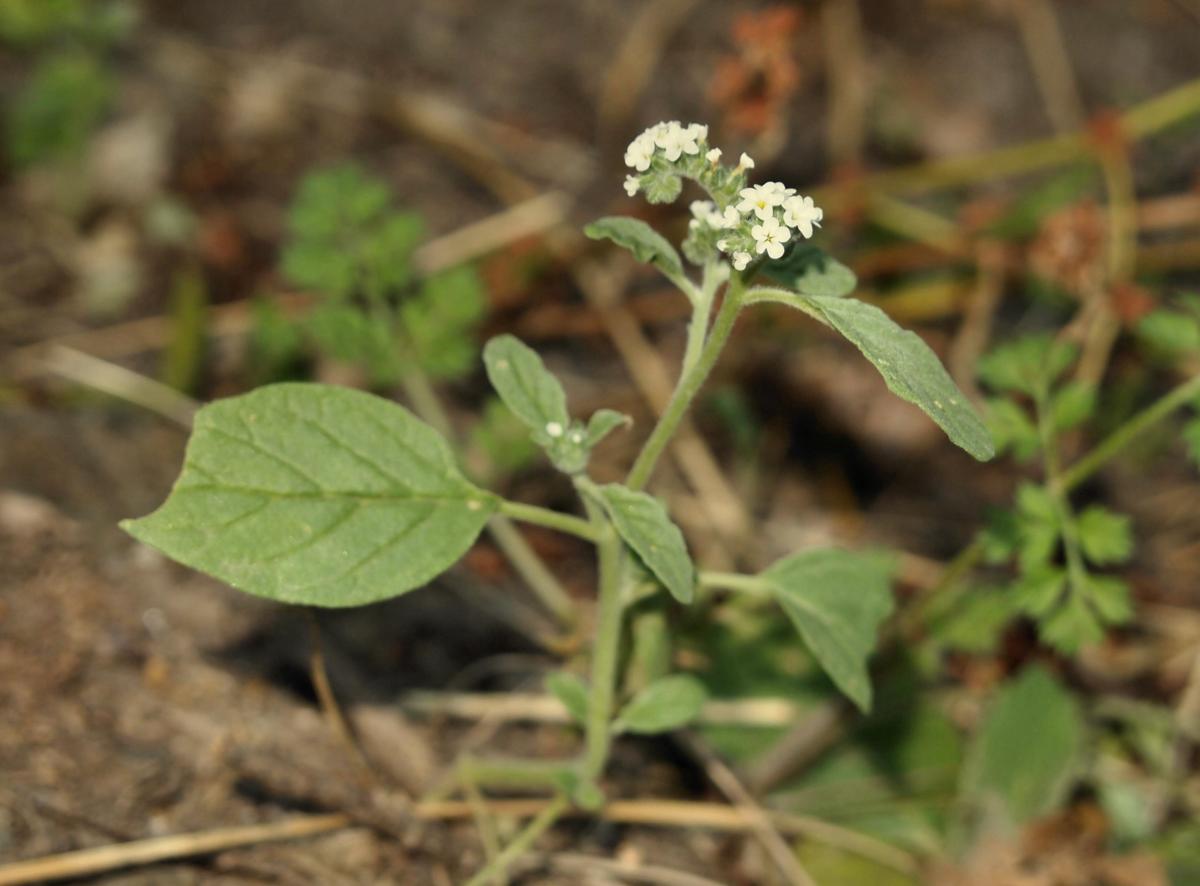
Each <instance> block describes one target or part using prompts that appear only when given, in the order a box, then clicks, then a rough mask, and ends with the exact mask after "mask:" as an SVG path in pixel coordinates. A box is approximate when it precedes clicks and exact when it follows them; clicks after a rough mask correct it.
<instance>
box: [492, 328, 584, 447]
mask: <svg viewBox="0 0 1200 886" xmlns="http://www.w3.org/2000/svg"><path fill="white" fill-rule="evenodd" d="M483 362H484V365H485V366H486V367H487V374H488V379H489V380H490V381H491V383H492V387H493V388H495V389H496V393H497V394H499V395H500V399H501V400H503V401H504V404H505V405H506V406H507V407H508V408H509V409H511V410H512V411H513V413H514V414H515V415H516V416H517V418H519V419H521V421H523V422H525V424H526V425H527V426H528V427H529V429H530V431H532V432H533V438H534V440H535V441H537V443H538V444H539V445H541V446H549V445H550V444H551V443H553V442H554V440H556V439H559V438H561V437H562V436H563V435H564V434H565V433H566V431H567V428H568V426H569V425H570V424H571V416H570V415H569V414H568V413H567V395H566V392H564V391H563V388H562V385H561V384H559V383H558V379H556V378H555V377H554V376H553V375H551V374H550V372H549V370H547V369H546V364H544V363H543V362H542V358H541V357H539V356H538V354H537V352H536V351H535V350H533V349H532V348H530V347H529V346H528V345H526V344H524V343H523V342H521V340H520V339H518V338H516V337H515V336H511V335H498V336H496V337H495V338H493V339H492V340H491V341H489V342H488V343H487V345H486V346H485V347H484V349H483Z"/></svg>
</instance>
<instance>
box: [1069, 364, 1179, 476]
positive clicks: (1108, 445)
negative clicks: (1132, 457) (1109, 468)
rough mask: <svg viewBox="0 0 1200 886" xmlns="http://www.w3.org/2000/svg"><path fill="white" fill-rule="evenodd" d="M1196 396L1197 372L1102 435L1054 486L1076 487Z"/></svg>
mask: <svg viewBox="0 0 1200 886" xmlns="http://www.w3.org/2000/svg"><path fill="white" fill-rule="evenodd" d="M1198 396H1200V375H1197V376H1196V377H1195V378H1192V379H1190V380H1188V381H1186V382H1184V383H1183V384H1181V385H1179V386H1178V387H1176V388H1174V389H1172V390H1171V391H1169V392H1167V393H1166V394H1164V395H1163V396H1162V397H1161V398H1159V399H1158V400H1157V401H1155V402H1154V403H1153V404H1151V405H1150V406H1147V407H1146V408H1145V409H1143V410H1142V411H1141V412H1139V413H1138V414H1137V415H1135V416H1134V417H1133V418H1131V419H1130V420H1129V421H1127V422H1125V424H1123V425H1121V427H1119V428H1118V429H1117V430H1115V431H1113V432H1112V433H1111V434H1109V435H1108V436H1107V437H1105V438H1104V440H1102V441H1101V442H1100V443H1099V444H1098V445H1097V446H1096V447H1095V448H1094V449H1092V451H1091V452H1089V453H1088V454H1087V455H1085V456H1083V457H1082V458H1080V459H1079V460H1078V461H1076V462H1075V463H1074V464H1073V465H1071V466H1070V467H1069V468H1067V469H1066V470H1065V471H1063V472H1062V475H1061V476H1060V477H1059V479H1058V484H1057V485H1058V486H1059V487H1061V489H1063V490H1064V491H1070V490H1072V489H1074V488H1075V487H1077V486H1079V485H1080V484H1081V483H1083V482H1084V481H1085V480H1087V479H1088V478H1089V477H1090V476H1092V474H1094V473H1096V471H1098V470H1099V469H1100V468H1101V467H1103V466H1104V465H1105V464H1107V463H1108V462H1109V461H1111V460H1112V459H1113V458H1114V457H1115V456H1116V455H1117V454H1118V453H1120V452H1121V450H1123V449H1124V448H1125V447H1126V446H1128V445H1129V444H1130V443H1132V442H1133V441H1134V440H1136V439H1137V438H1138V437H1140V436H1141V435H1142V434H1143V433H1145V432H1146V431H1147V430H1149V429H1150V428H1152V427H1154V425H1156V424H1158V423H1159V422H1160V421H1162V420H1163V419H1165V418H1166V417H1167V416H1169V415H1170V414H1171V413H1172V412H1174V411H1175V410H1176V409H1178V408H1180V407H1181V406H1185V405H1187V403H1189V402H1190V401H1191V400H1192V399H1194V398H1195V397H1198Z"/></svg>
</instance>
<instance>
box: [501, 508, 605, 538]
mask: <svg viewBox="0 0 1200 886" xmlns="http://www.w3.org/2000/svg"><path fill="white" fill-rule="evenodd" d="M500 513H501V514H503V515H504V516H506V517H511V518H512V519H514V520H520V521H521V522H522V523H532V524H533V525H534V526H545V527H546V528H547V529H556V530H558V531H559V532H565V533H566V534H567V535H574V536H575V537H576V538H582V539H583V540H584V541H590V542H595V541H596V539H597V530H596V525H595V523H589V522H588V521H587V520H582V519H580V518H579V517H575V516H573V515H571V514H564V513H561V512H560V511H553V510H551V509H550V508H543V507H539V506H538V505H527V504H522V503H521V502H519V501H509V500H508V499H505V500H503V501H501V502H500Z"/></svg>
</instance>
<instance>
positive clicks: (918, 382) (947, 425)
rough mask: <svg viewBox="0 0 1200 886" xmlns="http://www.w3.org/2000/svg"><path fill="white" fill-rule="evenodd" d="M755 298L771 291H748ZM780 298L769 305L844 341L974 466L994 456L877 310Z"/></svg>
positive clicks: (939, 379) (969, 417) (945, 384)
mask: <svg viewBox="0 0 1200 886" xmlns="http://www.w3.org/2000/svg"><path fill="white" fill-rule="evenodd" d="M755 292H756V293H763V292H770V293H776V292H777V290H752V293H755ZM782 295H784V296H788V297H787V298H770V300H772V301H782V302H783V303H784V304H791V305H792V306H793V307H798V308H800V309H801V310H804V311H806V312H807V313H810V314H812V315H813V316H815V317H817V318H818V319H820V320H822V321H824V322H825V323H827V324H828V325H830V326H832V327H833V328H834V329H836V330H837V331H838V332H840V333H841V334H842V335H844V336H845V337H846V338H847V339H849V340H850V342H851V343H852V344H854V345H855V347H857V348H858V349H859V350H860V351H861V352H862V354H863V356H864V357H866V358H867V359H868V360H870V361H871V363H873V364H874V366H875V368H876V369H878V370H879V374H880V375H882V376H883V379H884V381H886V382H887V386H888V388H889V389H890V390H891V392H892V393H893V394H895V395H896V396H898V397H900V398H902V399H904V400H907V401H908V402H909V403H913V404H915V405H916V406H918V407H919V408H920V409H921V410H922V411H924V412H925V414H926V415H928V416H929V417H930V418H932V419H933V420H934V421H935V422H936V423H937V424H938V426H939V427H940V428H941V429H942V430H943V431H945V432H946V436H948V437H949V438H950V440H951V442H953V443H954V444H955V445H956V446H959V447H961V448H962V449H965V450H966V451H967V452H968V453H970V454H971V455H972V456H974V457H975V458H977V459H979V460H980V461H987V460H988V459H990V458H991V457H992V456H994V455H995V454H996V450H995V447H994V445H993V443H992V436H991V434H990V433H988V429H987V426H986V425H984V423H983V420H982V419H980V417H979V416H978V415H977V414H976V412H975V410H974V409H973V408H972V407H971V404H970V403H968V402H967V398H966V396H965V395H964V394H963V393H962V392H961V391H960V390H959V389H958V388H957V387H956V386H955V384H954V382H953V381H951V379H950V376H949V374H948V373H947V372H946V370H945V368H944V367H943V366H942V364H941V362H940V361H939V360H938V358H937V357H936V356H935V355H934V353H933V351H931V350H930V349H929V346H928V345H926V344H925V342H924V341H922V340H921V337H920V336H918V335H917V334H916V333H913V332H909V331H908V330H905V329H902V328H900V327H899V326H897V325H896V324H895V322H893V321H892V319H891V318H890V317H889V316H888V315H887V314H885V313H884V312H883V311H881V310H880V309H879V308H877V307H875V306H874V305H869V304H867V303H866V302H861V301H859V300H858V299H854V298H831V297H828V296H800V295H792V294H790V293H782ZM762 300H766V299H762Z"/></svg>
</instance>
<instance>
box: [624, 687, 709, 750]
mask: <svg viewBox="0 0 1200 886" xmlns="http://www.w3.org/2000/svg"><path fill="white" fill-rule="evenodd" d="M707 700H708V691H707V690H706V689H705V688H704V684H703V683H701V682H700V681H699V680H697V679H696V678H695V677H690V676H688V675H687V674H673V675H672V676H670V677H663V678H662V679H661V680H655V681H654V682H653V683H651V684H650V685H649V686H647V687H646V688H645V689H643V690H642V691H641V692H639V693H638V694H637V695H635V696H634V697H633V698H632V699H631V700H630V702H629V704H627V705H625V707H624V708H623V709H622V711H621V715H620V716H619V717H618V718H617V722H616V724H615V725H614V727H613V728H614V729H615V730H616V731H617V732H636V733H638V734H640V735H652V734H654V733H656V732H669V731H671V730H672V729H678V728H680V727H681V726H686V725H687V724H688V723H690V722H692V721H693V720H694V719H696V717H698V716H699V715H700V709H701V708H702V707H704V702H705V701H707Z"/></svg>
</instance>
